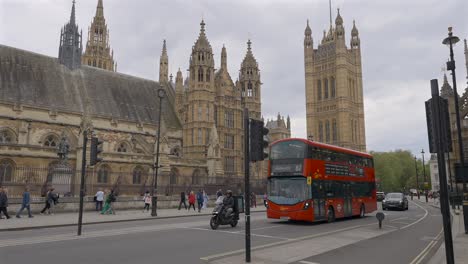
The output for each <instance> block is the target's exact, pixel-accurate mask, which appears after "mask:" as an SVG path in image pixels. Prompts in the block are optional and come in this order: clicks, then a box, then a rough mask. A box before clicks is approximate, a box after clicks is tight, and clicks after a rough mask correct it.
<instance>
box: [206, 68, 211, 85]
mask: <svg viewBox="0 0 468 264" xmlns="http://www.w3.org/2000/svg"><path fill="white" fill-rule="evenodd" d="M206 81H207V82H209V81H210V70H207V71H206Z"/></svg>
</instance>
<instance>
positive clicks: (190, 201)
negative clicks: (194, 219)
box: [188, 191, 195, 211]
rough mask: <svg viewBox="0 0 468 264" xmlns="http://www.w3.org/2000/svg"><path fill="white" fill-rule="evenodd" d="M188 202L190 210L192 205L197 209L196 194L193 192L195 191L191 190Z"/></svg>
mask: <svg viewBox="0 0 468 264" xmlns="http://www.w3.org/2000/svg"><path fill="white" fill-rule="evenodd" d="M188 202H189V206H188V210H189V211H190V207H193V210H194V211H195V194H194V193H193V191H190V194H189V197H188Z"/></svg>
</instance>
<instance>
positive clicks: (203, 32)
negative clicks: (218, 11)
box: [200, 19, 205, 34]
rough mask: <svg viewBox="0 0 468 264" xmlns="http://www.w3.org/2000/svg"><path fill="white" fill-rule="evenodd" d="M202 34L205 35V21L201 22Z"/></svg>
mask: <svg viewBox="0 0 468 264" xmlns="http://www.w3.org/2000/svg"><path fill="white" fill-rule="evenodd" d="M200 34H205V21H204V20H203V19H202V21H201V22H200Z"/></svg>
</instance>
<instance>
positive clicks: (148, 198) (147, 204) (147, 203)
mask: <svg viewBox="0 0 468 264" xmlns="http://www.w3.org/2000/svg"><path fill="white" fill-rule="evenodd" d="M143 201H144V202H145V207H144V208H143V213H144V212H145V209H146V211H147V212H148V211H149V209H150V204H151V194H150V192H149V191H146V192H145V196H144V197H143Z"/></svg>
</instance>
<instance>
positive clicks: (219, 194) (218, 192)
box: [216, 189, 223, 198]
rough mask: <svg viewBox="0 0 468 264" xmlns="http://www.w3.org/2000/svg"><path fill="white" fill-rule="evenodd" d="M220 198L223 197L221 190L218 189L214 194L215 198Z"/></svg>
mask: <svg viewBox="0 0 468 264" xmlns="http://www.w3.org/2000/svg"><path fill="white" fill-rule="evenodd" d="M220 196H223V192H222V191H221V189H219V190H218V191H217V192H216V198H219V197H220Z"/></svg>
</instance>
